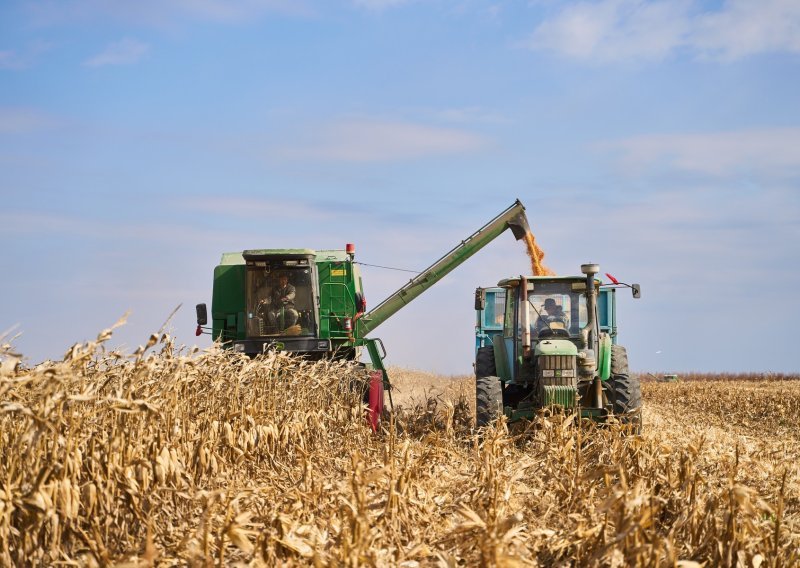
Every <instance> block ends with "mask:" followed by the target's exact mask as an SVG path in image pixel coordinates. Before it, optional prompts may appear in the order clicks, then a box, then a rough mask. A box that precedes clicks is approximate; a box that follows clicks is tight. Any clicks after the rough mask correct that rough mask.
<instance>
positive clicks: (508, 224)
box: [355, 199, 530, 338]
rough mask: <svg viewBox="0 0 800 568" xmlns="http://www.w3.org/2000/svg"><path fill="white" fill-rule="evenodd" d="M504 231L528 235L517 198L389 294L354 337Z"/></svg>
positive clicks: (516, 235) (362, 319)
mask: <svg viewBox="0 0 800 568" xmlns="http://www.w3.org/2000/svg"><path fill="white" fill-rule="evenodd" d="M506 229H510V230H511V232H512V233H513V235H514V238H516V239H517V240H520V239H523V238H525V235H526V234H528V232H529V230H530V229H529V225H528V218H527V217H526V215H525V207H524V206H523V205H522V202H521V201H520V200H519V199H517V200H516V201H515V202H514V204H513V205H511V206H510V207H509V208H508V209H506V210H505V211H503V212H502V213H500V214H499V215H498V216H497V217H495V218H494V219H492V220H491V221H489V222H488V223H487V224H486V225H484V226H483V227H481V228H480V229H478V230H477V231H475V232H474V233H473V234H471V235H470V236H469V237H467V238H466V239H464V240H463V241H461V242H460V243H459V244H458V245H456V246H455V247H454V248H453V249H452V250H450V251H449V252H448V253H447V254H445V255H444V256H443V257H441V258H440V259H439V260H437V261H436V262H434V263H433V264H432V265H431V266H429V267H428V268H426V269H425V270H423V271H422V272H420V273H419V274H418V275H417V276H415V277H414V278H412V279H411V280H409V282H408V283H407V284H405V285H404V286H403V287H401V288H400V289H398V290H397V291H396V292H395V293H394V294H392V295H390V296H389V297H388V298H386V299H385V300H384V301H383V302H381V303H380V304H379V305H378V306H376V307H375V308H374V309H372V310H370V311H369V312H367V313H366V314H364V315H363V316H361V317H360V318H359V319H358V321H357V322H356V333H355V335H356V337H359V338H364V337H365V336H366V335H367V334H368V333H369V332H370V331H372V330H373V329H375V328H376V327H378V326H379V325H380V324H382V323H383V322H384V321H386V320H387V319H389V318H390V317H391V316H393V315H394V314H395V313H397V312H398V311H399V310H400V309H401V308H403V307H404V306H406V305H407V304H409V303H410V302H411V301H412V300H413V299H414V298H416V297H417V296H419V295H420V294H422V293H423V292H424V291H425V290H427V289H428V288H430V287H431V286H433V285H434V284H435V283H436V282H438V281H439V280H441V279H442V278H444V277H445V276H447V274H449V273H450V272H451V271H452V270H453V269H455V268H456V267H458V266H459V265H460V264H461V263H463V262H464V261H465V260H467V259H468V258H469V257H471V256H472V255H473V254H475V253H476V252H478V251H479V250H481V249H482V248H483V247H485V246H486V245H488V244H489V243H490V242H492V241H493V240H494V239H495V238H497V237H498V236H499V235H500V234H501V233H503V232H505V230H506Z"/></svg>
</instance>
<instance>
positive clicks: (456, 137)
mask: <svg viewBox="0 0 800 568" xmlns="http://www.w3.org/2000/svg"><path fill="white" fill-rule="evenodd" d="M486 145H487V140H485V139H484V138H483V137H481V136H479V135H477V134H475V133H472V132H468V131H466V130H460V129H456V128H442V127H438V126H429V125H424V124H414V123H410V122H395V121H384V120H368V119H356V120H344V121H340V122H337V123H334V124H331V125H329V126H327V127H325V128H322V129H321V130H320V131H319V133H318V134H317V135H315V136H314V137H313V138H312V139H310V140H307V141H304V142H300V143H298V144H295V145H294V147H291V146H290V147H289V148H278V149H275V151H274V155H276V156H279V157H281V158H288V159H317V160H324V161H337V162H390V161H402V160H413V159H418V158H424V157H428V156H441V155H448V154H461V153H467V152H474V151H476V150H478V149H480V148H482V147H485V146H486Z"/></svg>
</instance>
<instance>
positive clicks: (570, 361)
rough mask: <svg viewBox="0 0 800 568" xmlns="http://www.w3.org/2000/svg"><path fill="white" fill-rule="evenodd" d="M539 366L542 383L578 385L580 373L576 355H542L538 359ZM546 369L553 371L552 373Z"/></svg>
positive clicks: (548, 384)
mask: <svg viewBox="0 0 800 568" xmlns="http://www.w3.org/2000/svg"><path fill="white" fill-rule="evenodd" d="M538 366H539V373H538V374H539V378H540V379H541V381H542V385H547V386H550V385H552V386H556V385H563V386H572V387H577V385H578V373H577V366H576V360H575V356H574V355H541V356H540V357H539V359H538ZM545 371H552V373H550V372H545ZM564 371H567V372H566V373H565V372H564ZM565 375H567V376H565ZM569 375H571V376H569Z"/></svg>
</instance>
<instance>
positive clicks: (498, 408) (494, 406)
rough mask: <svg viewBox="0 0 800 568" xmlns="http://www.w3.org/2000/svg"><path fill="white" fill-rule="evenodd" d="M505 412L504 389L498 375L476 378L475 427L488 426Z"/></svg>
mask: <svg viewBox="0 0 800 568" xmlns="http://www.w3.org/2000/svg"><path fill="white" fill-rule="evenodd" d="M502 413H503V389H502V388H501V386H500V379H499V378H497V377H476V378H475V427H476V428H481V427H483V426H488V425H489V424H491V423H492V422H494V421H495V420H497V419H498V418H499V417H500V415H501V414H502Z"/></svg>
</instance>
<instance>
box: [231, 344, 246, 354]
mask: <svg viewBox="0 0 800 568" xmlns="http://www.w3.org/2000/svg"><path fill="white" fill-rule="evenodd" d="M233 350H234V351H236V352H237V353H244V343H234V344H233Z"/></svg>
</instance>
